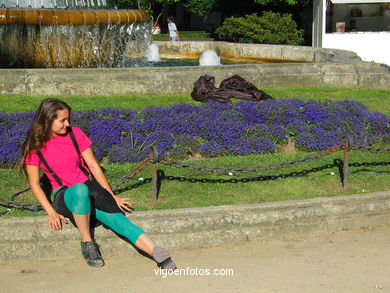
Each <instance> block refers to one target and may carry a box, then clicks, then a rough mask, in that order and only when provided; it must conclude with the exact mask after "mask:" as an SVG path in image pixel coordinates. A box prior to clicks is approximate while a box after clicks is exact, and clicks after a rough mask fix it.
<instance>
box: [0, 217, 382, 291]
mask: <svg viewBox="0 0 390 293" xmlns="http://www.w3.org/2000/svg"><path fill="white" fill-rule="evenodd" d="M103 250H104V247H103ZM129 251H130V253H129V254H128V255H105V261H106V265H105V266H104V267H103V268H98V269H96V268H90V267H88V266H87V265H86V264H85V263H84V260H83V259H82V257H81V256H80V257H79V258H56V259H47V260H29V261H27V260H19V261H12V262H11V261H7V262H0V281H1V287H0V292H3V293H6V292H12V293H15V292H167V293H168V292H185V293H192V292H283V293H284V292H299V293H304V292H310V293H313V292H315V293H319V292H326V293H330V292H340V293H349V292H353V293H355V292H356V293H358V292H362V293H369V292H390V224H389V225H386V226H379V227H374V228H369V229H360V230H351V231H339V232H334V233H318V234H310V235H303V236H302V235H300V236H294V237H286V238H282V239H269V240H261V241H252V242H246V243H236V244H224V245H218V246H211V247H205V248H190V249H173V250H171V253H172V255H173V256H174V259H175V261H176V263H177V264H178V266H179V267H180V268H181V270H179V271H177V272H178V273H180V274H181V275H177V276H167V277H165V276H164V275H163V274H162V272H161V271H158V269H157V267H156V266H155V264H154V263H153V262H152V261H150V260H149V259H147V258H145V257H143V256H141V255H139V254H138V253H133V252H132V251H133V248H132V247H129ZM216 274H219V275H216Z"/></svg>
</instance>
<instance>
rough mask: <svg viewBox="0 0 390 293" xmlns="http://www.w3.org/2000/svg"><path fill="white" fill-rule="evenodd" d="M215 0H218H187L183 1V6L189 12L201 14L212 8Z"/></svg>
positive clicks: (216, 0)
mask: <svg viewBox="0 0 390 293" xmlns="http://www.w3.org/2000/svg"><path fill="white" fill-rule="evenodd" d="M217 2H218V0H187V1H186V2H185V3H184V7H185V8H186V9H187V10H188V11H189V12H192V13H195V14H197V15H201V16H203V15H205V14H206V13H207V12H209V11H210V10H211V9H213V8H214V7H215V4H216V3H217Z"/></svg>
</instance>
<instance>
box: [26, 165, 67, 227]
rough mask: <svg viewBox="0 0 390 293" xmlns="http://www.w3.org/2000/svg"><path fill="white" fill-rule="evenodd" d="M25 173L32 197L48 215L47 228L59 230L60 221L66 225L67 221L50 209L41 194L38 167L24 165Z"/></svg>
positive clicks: (44, 196) (48, 203)
mask: <svg viewBox="0 0 390 293" xmlns="http://www.w3.org/2000/svg"><path fill="white" fill-rule="evenodd" d="M26 172H27V176H28V183H29V185H30V188H31V191H32V193H33V195H34V197H35V198H36V200H37V201H38V202H39V204H40V205H41V206H42V208H43V209H44V210H45V211H46V213H47V215H48V223H49V226H50V227H51V228H53V229H54V230H61V229H62V223H61V220H63V221H64V222H65V223H68V220H67V219H66V218H65V217H64V216H63V215H60V214H58V213H57V212H56V210H55V209H54V208H53V207H52V205H51V204H50V202H49V200H48V199H47V197H46V194H45V193H44V192H43V190H42V187H41V184H40V182H39V167H38V166H33V165H26Z"/></svg>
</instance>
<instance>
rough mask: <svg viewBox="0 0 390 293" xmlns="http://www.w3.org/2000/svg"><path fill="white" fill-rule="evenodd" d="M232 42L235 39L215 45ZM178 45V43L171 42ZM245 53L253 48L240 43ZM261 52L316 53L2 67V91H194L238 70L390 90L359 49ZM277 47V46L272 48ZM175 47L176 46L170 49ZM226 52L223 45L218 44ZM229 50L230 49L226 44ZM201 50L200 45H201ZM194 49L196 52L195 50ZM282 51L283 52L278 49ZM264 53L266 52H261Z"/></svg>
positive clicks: (288, 81) (279, 80)
mask: <svg viewBox="0 0 390 293" xmlns="http://www.w3.org/2000/svg"><path fill="white" fill-rule="evenodd" d="M163 43H164V45H165V44H166V47H165V48H163V47H162V45H161V44H160V43H158V45H159V46H160V47H161V50H160V52H161V54H162V55H163V54H165V53H164V52H165V51H164V50H168V48H176V49H175V50H177V51H176V52H175V53H177V54H179V53H180V52H183V51H185V50H184V49H181V48H191V47H196V48H202V50H203V49H204V48H206V47H207V48H209V46H211V45H212V44H210V42H177V43H174V42H163ZM224 44H225V46H226V47H231V46H232V45H231V44H230V43H217V44H216V46H220V48H222V46H223V45H224ZM172 46H175V47H172ZM234 47H235V49H234V50H236V51H237V52H240V54H241V55H240V56H238V57H242V56H246V55H248V54H249V53H248V54H247V53H245V54H244V52H249V47H248V46H246V45H240V44H235V46H234ZM250 47H253V48H256V51H258V52H267V51H269V52H272V53H270V54H276V53H274V52H291V51H294V52H296V53H297V54H298V55H302V56H309V57H310V56H311V57H310V58H311V59H312V61H310V60H301V61H300V62H297V63H270V64H244V65H223V66H205V67H196V66H195V67H165V68H163V67H161V68H156V67H155V68H112V69H108V68H107V69H104V68H102V69H54V70H53V69H0V76H1V77H2V78H1V79H0V94H21V95H44V96H48V95H56V96H69V95H86V96H94V95H105V96H110V95H123V94H129V93H135V94H152V95H153V94H189V93H191V91H192V89H193V84H194V82H195V81H196V80H197V79H198V78H199V77H200V76H201V75H204V74H208V75H211V76H214V77H215V79H216V84H217V86H218V85H219V83H220V82H221V81H222V80H223V79H226V78H228V77H230V76H232V75H235V74H238V75H240V76H242V77H243V78H245V79H247V80H249V81H251V82H252V83H254V84H255V85H256V86H257V87H259V88H267V87H278V86H307V87H344V88H371V89H390V70H389V69H388V67H386V66H382V65H380V64H377V63H368V62H362V61H360V60H359V58H358V57H357V56H356V54H353V53H350V52H346V51H337V50H321V49H313V48H305V47H290V46H269V45H252V46H250ZM271 49H273V50H271ZM171 50H173V49H171ZM219 50H220V51H219V52H222V49H219ZM226 50H227V49H226ZM199 52H200V49H199ZM194 54H195V53H194ZM278 54H280V53H278ZM259 57H261V58H263V55H261V56H259Z"/></svg>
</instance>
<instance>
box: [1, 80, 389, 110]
mask: <svg viewBox="0 0 390 293" xmlns="http://www.w3.org/2000/svg"><path fill="white" fill-rule="evenodd" d="M263 90H264V91H265V92H266V93H268V94H270V95H272V96H273V97H274V98H276V99H287V98H300V99H302V100H309V99H314V100H326V99H330V100H355V101H358V102H361V103H363V104H365V105H366V106H367V107H368V108H369V109H370V110H372V111H378V112H381V113H384V114H386V115H387V116H390V90H367V89H342V88H308V87H305V88H299V87H291V88H290V87H279V88H264V89H263ZM43 98H45V97H30V96H19V95H2V96H0V105H1V107H0V110H1V111H3V112H8V113H10V112H24V111H33V110H35V109H36V108H37V107H38V105H39V103H40V101H41V100H42V99H43ZM58 98H61V97H58ZM64 100H66V101H67V103H69V105H70V106H71V107H72V108H73V110H89V109H99V108H105V107H115V108H120V109H124V108H130V109H134V110H141V109H143V108H145V107H148V106H153V107H166V106H169V105H172V104H177V103H192V104H200V103H199V102H196V101H194V100H193V99H192V98H191V96H190V94H182V95H159V96H150V95H149V96H148V95H132V94H129V95H125V96H112V97H103V96H100V97H99V96H93V97H80V96H73V97H66V98H64Z"/></svg>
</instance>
